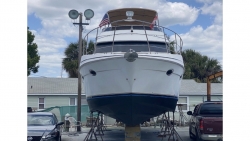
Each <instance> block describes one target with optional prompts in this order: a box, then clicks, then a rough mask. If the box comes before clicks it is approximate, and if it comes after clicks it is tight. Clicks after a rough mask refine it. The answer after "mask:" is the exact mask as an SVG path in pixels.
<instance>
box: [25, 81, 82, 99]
mask: <svg viewBox="0 0 250 141" xmlns="http://www.w3.org/2000/svg"><path fill="white" fill-rule="evenodd" d="M27 91H28V94H55V95H57V94H60V95H61V94H66V95H72V94H74V95H75V94H77V93H78V79H77V78H41V77H28V85H27ZM82 94H84V87H83V84H82Z"/></svg>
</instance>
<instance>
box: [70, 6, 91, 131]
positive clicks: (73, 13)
mask: <svg viewBox="0 0 250 141" xmlns="http://www.w3.org/2000/svg"><path fill="white" fill-rule="evenodd" d="M78 16H79V23H73V24H77V25H79V44H78V48H79V52H78V96H77V121H81V99H82V85H81V84H82V82H81V74H80V62H81V57H82V31H83V27H82V25H89V23H82V13H78V11H76V10H70V11H69V17H70V18H71V19H77V18H78ZM84 16H85V17H86V20H90V19H91V18H92V17H94V11H93V10H91V9H87V10H85V11H84ZM77 124H78V126H77V131H81V127H80V123H79V122H77Z"/></svg>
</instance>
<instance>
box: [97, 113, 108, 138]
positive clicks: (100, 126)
mask: <svg viewBox="0 0 250 141" xmlns="http://www.w3.org/2000/svg"><path fill="white" fill-rule="evenodd" d="M100 117H101V118H100V119H99V113H98V118H97V120H99V121H98V122H97V129H96V132H98V133H97V134H96V135H100V136H103V135H104V133H103V131H105V130H106V127H105V125H104V124H103V114H101V113H100Z"/></svg>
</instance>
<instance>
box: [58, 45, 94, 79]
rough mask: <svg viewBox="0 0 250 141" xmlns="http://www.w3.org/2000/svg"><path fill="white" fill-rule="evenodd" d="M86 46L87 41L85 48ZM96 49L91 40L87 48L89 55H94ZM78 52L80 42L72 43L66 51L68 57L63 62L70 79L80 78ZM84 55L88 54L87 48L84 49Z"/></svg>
mask: <svg viewBox="0 0 250 141" xmlns="http://www.w3.org/2000/svg"><path fill="white" fill-rule="evenodd" d="M86 45H87V43H86V41H83V46H86ZM83 46H82V47H83ZM94 49H95V48H94V42H93V41H91V40H90V42H89V44H88V46H87V54H93V53H94ZM78 52H79V48H78V42H75V43H70V44H69V45H68V47H67V48H66V49H65V51H64V55H65V56H66V57H65V58H63V60H62V66H63V69H64V70H65V71H66V72H67V73H68V76H69V78H78ZM83 53H84V54H86V49H85V48H83Z"/></svg>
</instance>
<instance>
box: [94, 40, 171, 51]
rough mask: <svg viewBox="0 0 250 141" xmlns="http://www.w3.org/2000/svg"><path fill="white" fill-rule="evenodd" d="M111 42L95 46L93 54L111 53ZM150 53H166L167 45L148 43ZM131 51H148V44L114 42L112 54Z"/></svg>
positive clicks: (140, 42)
mask: <svg viewBox="0 0 250 141" xmlns="http://www.w3.org/2000/svg"><path fill="white" fill-rule="evenodd" d="M112 46H113V43H112V42H107V43H99V44H97V45H96V51H95V53H103V52H112ZM149 46H150V51H155V52H167V47H168V46H167V45H166V44H165V43H158V42H149ZM130 49H133V50H134V51H136V52H147V51H149V48H148V43H147V42H143V41H131V42H114V47H113V52H127V51H129V50H130Z"/></svg>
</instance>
